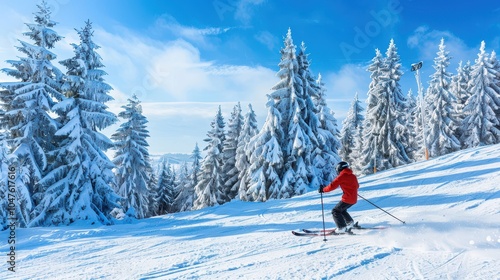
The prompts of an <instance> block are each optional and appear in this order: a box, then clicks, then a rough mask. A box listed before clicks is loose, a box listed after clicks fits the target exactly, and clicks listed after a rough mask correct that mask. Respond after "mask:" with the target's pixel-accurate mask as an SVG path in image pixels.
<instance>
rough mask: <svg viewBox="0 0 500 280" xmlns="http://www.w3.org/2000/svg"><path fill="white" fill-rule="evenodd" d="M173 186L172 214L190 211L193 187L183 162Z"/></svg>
mask: <svg viewBox="0 0 500 280" xmlns="http://www.w3.org/2000/svg"><path fill="white" fill-rule="evenodd" d="M175 185H176V188H177V189H176V191H175V193H176V196H175V199H174V203H173V212H181V211H189V210H191V207H193V195H194V186H193V183H192V181H191V178H190V176H189V170H188V166H187V164H186V162H183V163H182V164H181V166H180V173H179V178H178V179H177V182H176V184H175Z"/></svg>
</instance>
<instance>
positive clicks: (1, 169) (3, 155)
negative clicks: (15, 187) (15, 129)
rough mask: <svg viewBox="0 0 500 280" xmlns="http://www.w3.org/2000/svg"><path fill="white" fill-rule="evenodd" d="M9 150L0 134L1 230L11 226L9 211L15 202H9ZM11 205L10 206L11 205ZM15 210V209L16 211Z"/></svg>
mask: <svg viewBox="0 0 500 280" xmlns="http://www.w3.org/2000/svg"><path fill="white" fill-rule="evenodd" d="M8 157H9V148H8V147H7V141H5V139H4V135H2V134H0V230H5V229H7V228H8V226H9V216H12V215H10V213H9V211H11V209H12V205H15V201H12V200H9V198H10V197H9V181H8V178H9V177H8V173H9V158H8ZM9 204H10V205H9ZM14 210H15V209H14Z"/></svg>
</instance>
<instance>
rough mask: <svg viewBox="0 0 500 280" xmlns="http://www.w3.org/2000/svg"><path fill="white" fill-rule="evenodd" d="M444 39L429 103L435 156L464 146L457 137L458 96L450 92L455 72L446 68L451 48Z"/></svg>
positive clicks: (430, 136) (431, 147) (430, 145)
mask: <svg viewBox="0 0 500 280" xmlns="http://www.w3.org/2000/svg"><path fill="white" fill-rule="evenodd" d="M445 49H446V46H445V44H444V39H441V43H440V44H439V51H438V52H437V56H436V58H435V59H434V69H435V70H436V72H434V74H432V75H431V76H430V77H431V80H430V82H429V88H428V89H427V94H426V103H427V108H426V109H427V111H428V113H427V116H428V119H427V122H426V123H425V125H426V126H427V127H428V128H429V129H428V130H427V135H426V137H427V141H426V142H427V145H428V148H429V155H430V156H433V157H437V156H441V155H445V154H448V153H451V152H453V151H457V150H459V149H460V141H459V140H458V139H457V138H456V136H455V134H456V129H457V128H458V126H459V124H458V121H457V119H456V118H455V108H456V105H455V97H454V96H453V94H452V93H451V92H450V85H451V74H450V73H449V72H448V71H447V70H446V69H447V68H448V66H449V65H450V59H451V58H450V56H449V52H448V51H446V50H445Z"/></svg>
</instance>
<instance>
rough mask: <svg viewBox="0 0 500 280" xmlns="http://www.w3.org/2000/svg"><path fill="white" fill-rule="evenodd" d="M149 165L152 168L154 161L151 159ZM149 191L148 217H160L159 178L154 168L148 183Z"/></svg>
mask: <svg viewBox="0 0 500 280" xmlns="http://www.w3.org/2000/svg"><path fill="white" fill-rule="evenodd" d="M149 165H150V166H152V160H151V159H150V161H149ZM147 189H148V194H149V196H148V206H149V207H148V211H149V212H148V213H147V215H146V216H147V217H153V216H156V215H158V214H157V213H156V212H157V210H158V197H159V196H158V178H157V177H156V172H155V170H154V168H152V169H151V170H150V172H149V173H148V182H147Z"/></svg>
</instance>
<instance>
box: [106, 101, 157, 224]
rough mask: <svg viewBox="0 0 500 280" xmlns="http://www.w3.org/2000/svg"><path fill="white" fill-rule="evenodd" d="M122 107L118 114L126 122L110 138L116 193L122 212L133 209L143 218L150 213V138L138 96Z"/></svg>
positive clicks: (138, 216) (136, 216)
mask: <svg viewBox="0 0 500 280" xmlns="http://www.w3.org/2000/svg"><path fill="white" fill-rule="evenodd" d="M122 108H123V109H124V111H122V112H120V113H119V114H118V116H119V117H120V118H123V119H124V120H125V122H124V123H122V124H121V125H120V127H119V128H118V129H117V131H116V133H114V134H113V135H112V137H111V138H112V139H113V140H115V149H116V155H115V158H114V160H113V162H114V164H116V167H117V168H116V183H117V192H118V194H119V195H120V196H122V197H123V199H124V209H125V211H127V212H128V211H129V210H130V209H131V208H132V209H133V210H132V211H133V212H134V213H135V218H138V219H142V218H146V217H147V215H148V213H149V191H148V181H149V177H148V175H149V174H150V173H151V170H152V168H151V165H150V162H149V153H148V149H147V147H148V146H149V145H148V142H147V140H146V138H148V137H149V131H148V130H147V129H146V124H147V123H148V121H147V119H146V117H145V116H144V115H143V114H142V106H141V105H140V101H139V99H138V98H137V96H135V95H134V96H132V98H129V99H128V104H127V105H125V106H122Z"/></svg>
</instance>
